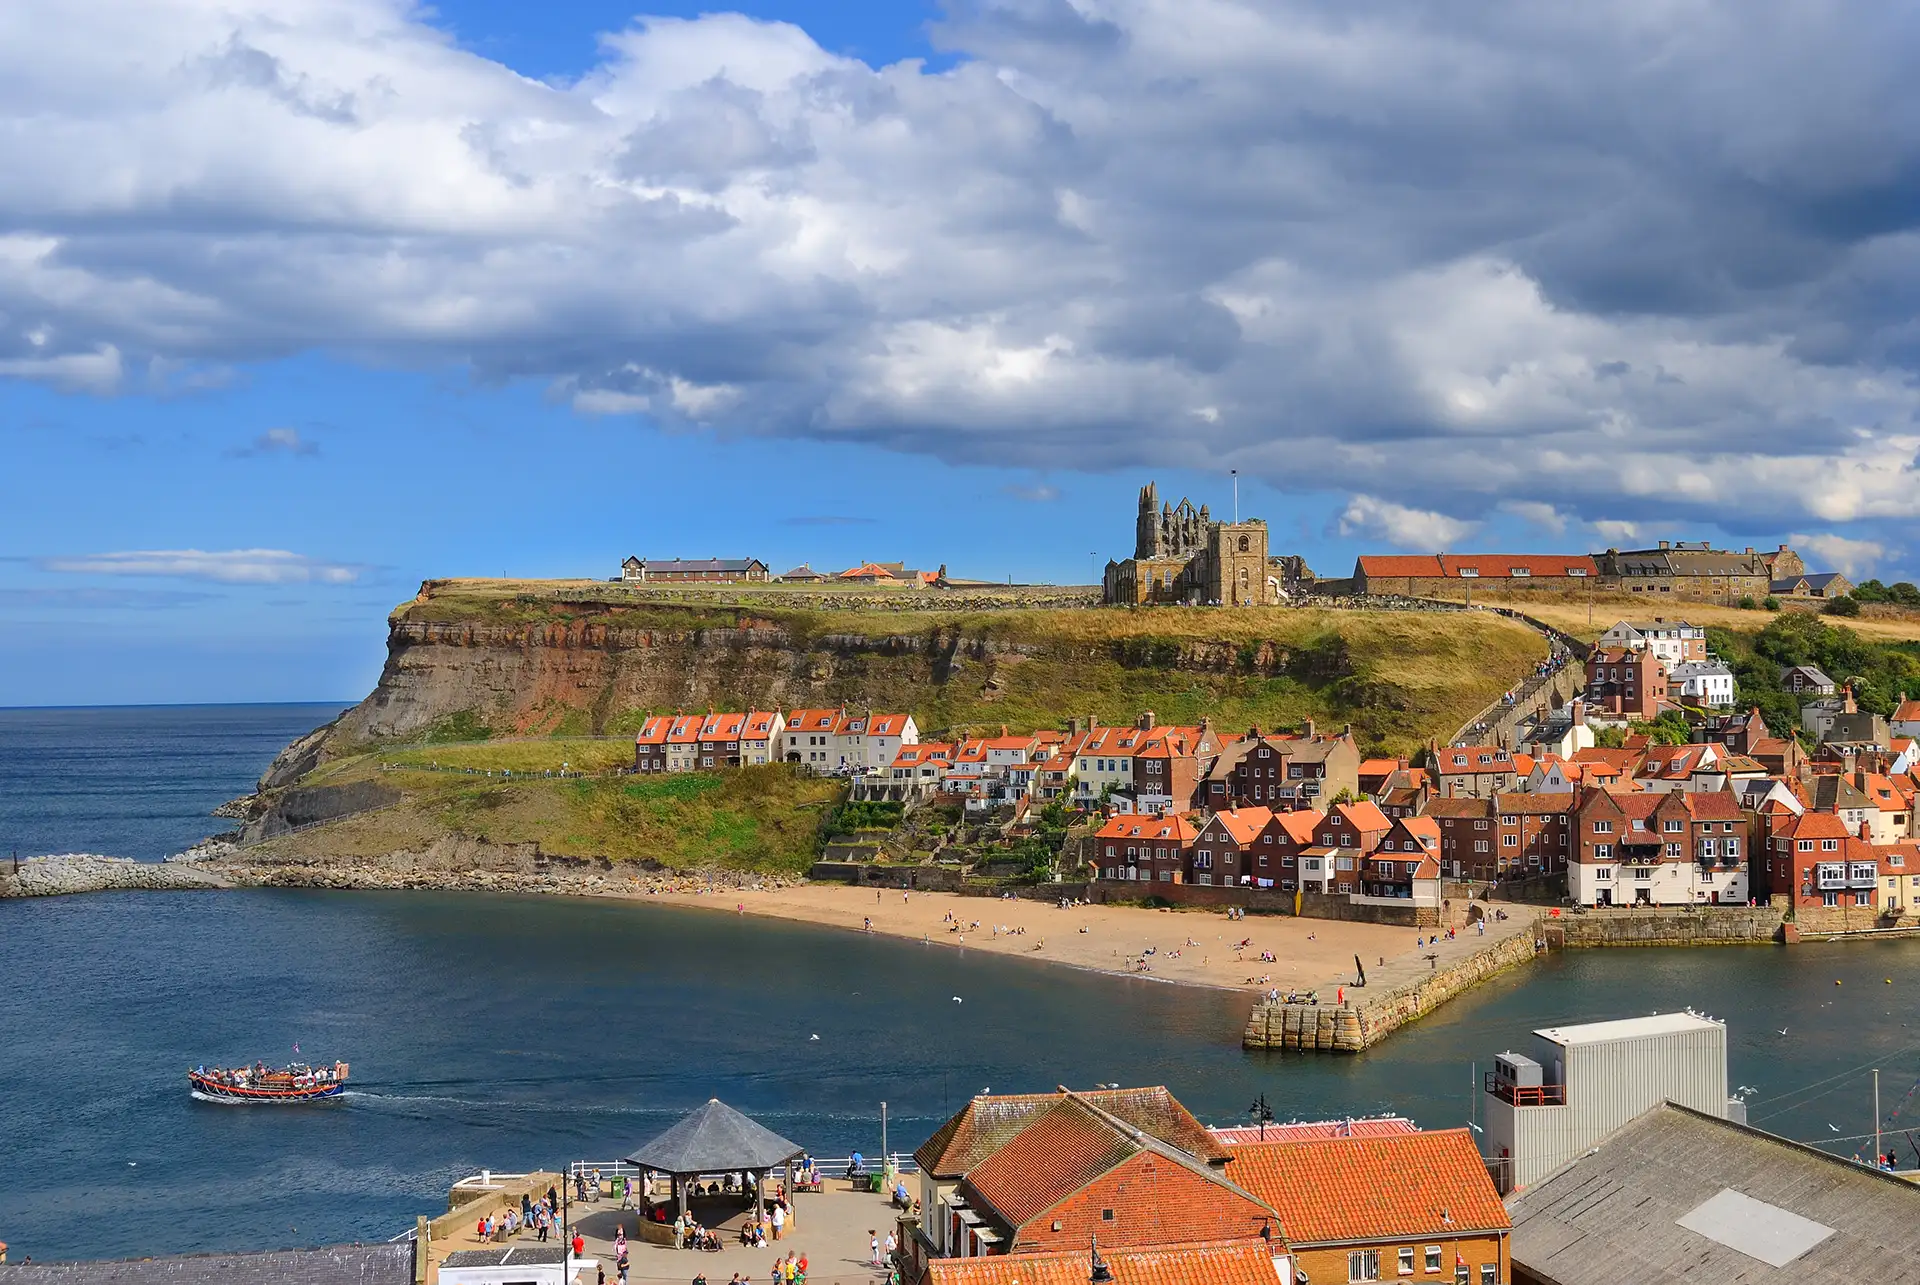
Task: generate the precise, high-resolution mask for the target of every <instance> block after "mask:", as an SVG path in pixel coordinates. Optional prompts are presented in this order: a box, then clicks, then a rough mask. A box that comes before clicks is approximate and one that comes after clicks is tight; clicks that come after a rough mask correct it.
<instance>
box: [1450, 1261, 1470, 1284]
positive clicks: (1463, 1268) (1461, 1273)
mask: <svg viewBox="0 0 1920 1285" xmlns="http://www.w3.org/2000/svg"><path fill="white" fill-rule="evenodd" d="M1453 1285H1473V1269H1472V1268H1471V1267H1468V1266H1467V1265H1466V1264H1465V1263H1455V1264H1454V1265H1453Z"/></svg>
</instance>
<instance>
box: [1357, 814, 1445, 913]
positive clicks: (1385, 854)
mask: <svg viewBox="0 0 1920 1285" xmlns="http://www.w3.org/2000/svg"><path fill="white" fill-rule="evenodd" d="M1361 870H1362V873H1361V885H1360V889H1361V891H1362V892H1363V893H1365V894H1366V895H1367V896H1369V897H1393V898H1395V899H1399V900H1409V901H1412V902H1413V903H1414V904H1415V905H1422V906H1437V905H1439V904H1440V825H1439V823H1438V822H1437V821H1435V820H1433V818H1431V817H1401V818H1400V819H1399V820H1397V821H1395V822H1394V823H1393V829H1391V830H1389V831H1388V832H1387V837H1386V838H1385V839H1382V840H1381V841H1380V846H1379V847H1378V848H1376V849H1374V851H1373V853H1372V855H1370V856H1369V857H1368V858H1367V859H1366V861H1365V862H1364V863H1362V868H1361Z"/></svg>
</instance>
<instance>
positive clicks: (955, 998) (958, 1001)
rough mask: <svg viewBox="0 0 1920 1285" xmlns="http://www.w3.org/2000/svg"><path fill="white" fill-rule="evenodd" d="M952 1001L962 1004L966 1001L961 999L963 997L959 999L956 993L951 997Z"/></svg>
mask: <svg viewBox="0 0 1920 1285" xmlns="http://www.w3.org/2000/svg"><path fill="white" fill-rule="evenodd" d="M953 1002H954V1003H956V1004H964V1003H966V1001H965V1000H963V999H961V998H960V997H959V996H958V995H955V996H954V997H953Z"/></svg>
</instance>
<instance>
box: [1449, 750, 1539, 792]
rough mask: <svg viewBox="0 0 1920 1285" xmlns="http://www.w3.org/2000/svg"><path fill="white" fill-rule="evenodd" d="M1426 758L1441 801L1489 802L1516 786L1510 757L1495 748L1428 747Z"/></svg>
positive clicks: (1515, 775)
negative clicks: (1430, 763) (1430, 765)
mask: <svg viewBox="0 0 1920 1285" xmlns="http://www.w3.org/2000/svg"><path fill="white" fill-rule="evenodd" d="M1428 754H1429V756H1430V759H1431V762H1432V766H1433V774H1434V777H1435V779H1436V780H1437V781H1438V782H1439V793H1440V796H1441V797H1442V798H1446V799H1490V798H1492V797H1493V796H1494V795H1495V794H1496V793H1498V792H1499V791H1501V790H1511V789H1515V788H1517V786H1518V784H1519V772H1518V769H1517V768H1516V767H1515V765H1514V762H1513V756H1512V755H1511V754H1509V753H1507V752H1506V751H1505V750H1503V749H1501V748H1500V747H1499V746H1497V745H1448V746H1444V747H1442V746H1430V747H1429V748H1428Z"/></svg>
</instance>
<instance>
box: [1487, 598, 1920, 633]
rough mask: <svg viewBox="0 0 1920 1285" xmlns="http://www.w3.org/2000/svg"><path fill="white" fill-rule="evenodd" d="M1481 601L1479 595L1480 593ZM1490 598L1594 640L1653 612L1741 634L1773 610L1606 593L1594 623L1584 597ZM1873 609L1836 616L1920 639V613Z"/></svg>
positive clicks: (1862, 627)
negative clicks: (1621, 622) (1621, 623)
mask: <svg viewBox="0 0 1920 1285" xmlns="http://www.w3.org/2000/svg"><path fill="white" fill-rule="evenodd" d="M1474 598H1475V600H1476V601H1479V600H1480V595H1479V594H1475V595H1474ZM1485 601H1487V602H1489V603H1494V602H1498V603H1501V604H1502V605H1505V606H1512V607H1517V608H1519V609H1520V610H1522V611H1524V612H1526V613H1527V614H1528V615H1530V616H1532V617H1534V618H1535V619H1536V620H1543V621H1545V622H1546V623H1547V624H1550V625H1552V626H1553V627H1554V628H1556V629H1564V630H1566V631H1567V632H1568V633H1570V634H1572V635H1573V636H1574V637H1576V638H1585V639H1588V640H1592V639H1594V638H1598V637H1599V636H1600V635H1601V634H1603V633H1605V632H1606V631H1607V630H1608V629H1609V628H1610V627H1612V625H1613V623H1614V622H1615V621H1617V620H1646V619H1649V618H1651V617H1653V616H1665V617H1667V618H1668V619H1670V620H1685V621H1687V622H1688V623H1689V624H1695V625H1718V626H1719V627H1720V628H1722V629H1733V630H1738V631H1740V632H1742V633H1757V632H1758V631H1760V630H1762V629H1764V628H1766V627H1767V622H1768V621H1770V620H1772V619H1773V617H1774V613H1773V612H1770V611H1743V610H1741V609H1740V608H1738V607H1721V606H1715V605H1713V604H1711V603H1701V602H1686V601H1680V602H1674V601H1667V602H1658V603H1656V602H1654V601H1653V600H1652V599H1650V598H1647V597H1644V596H1641V595H1637V594H1602V595H1598V596H1596V597H1595V599H1594V601H1593V604H1592V613H1591V615H1592V623H1591V624H1589V623H1588V615H1589V613H1588V605H1587V602H1586V600H1585V599H1581V600H1579V601H1566V602H1562V601H1558V600H1554V599H1547V598H1527V597H1524V596H1516V597H1514V598H1511V599H1507V598H1502V597H1500V596H1498V595H1492V594H1489V595H1487V596H1486V598H1485ZM1865 610H1866V611H1867V612H1870V613H1873V614H1862V615H1859V616H1853V617H1848V618H1846V619H1844V620H1835V621H1834V623H1836V624H1841V625H1845V626H1846V627H1847V628H1848V629H1851V630H1853V631H1854V632H1855V633H1857V634H1859V635H1860V636H1861V637H1863V638H1873V639H1878V640H1882V641H1887V642H1914V641H1920V612H1899V611H1897V610H1895V609H1892V608H1886V609H1880V608H1874V607H1869V608H1866V609H1865Z"/></svg>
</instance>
